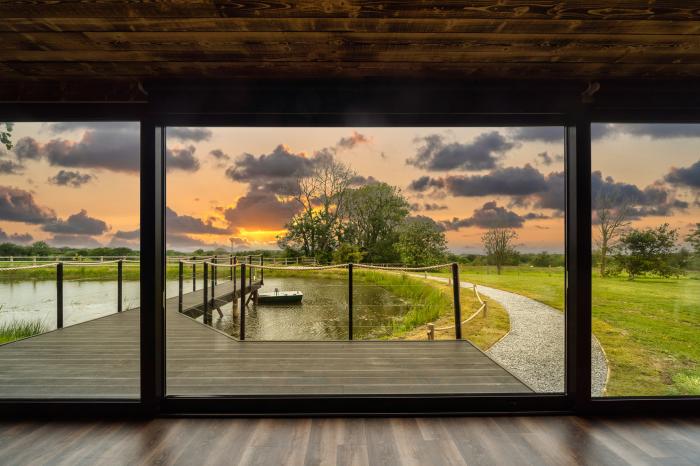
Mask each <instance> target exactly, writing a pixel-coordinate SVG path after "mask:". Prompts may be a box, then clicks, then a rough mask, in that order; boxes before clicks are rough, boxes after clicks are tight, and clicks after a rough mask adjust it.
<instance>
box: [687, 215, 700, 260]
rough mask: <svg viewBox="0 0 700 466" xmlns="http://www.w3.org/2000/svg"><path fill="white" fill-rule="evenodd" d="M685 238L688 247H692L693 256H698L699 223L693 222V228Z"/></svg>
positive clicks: (699, 242) (699, 244)
mask: <svg viewBox="0 0 700 466" xmlns="http://www.w3.org/2000/svg"><path fill="white" fill-rule="evenodd" d="M685 240H686V241H687V242H688V244H690V247H692V248H693V254H695V257H698V258H700V223H696V224H695V229H694V230H692V231H691V232H690V233H689V234H688V236H686V237H685Z"/></svg>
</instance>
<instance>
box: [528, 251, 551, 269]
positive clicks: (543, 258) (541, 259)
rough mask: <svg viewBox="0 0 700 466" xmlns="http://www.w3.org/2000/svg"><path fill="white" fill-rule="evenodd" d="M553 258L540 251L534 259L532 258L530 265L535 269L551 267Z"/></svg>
mask: <svg viewBox="0 0 700 466" xmlns="http://www.w3.org/2000/svg"><path fill="white" fill-rule="evenodd" d="M552 262H553V258H552V255H551V254H549V253H548V252H547V251H542V252H541V253H539V254H536V255H535V257H533V258H532V265H534V266H535V267H549V266H550V265H552Z"/></svg>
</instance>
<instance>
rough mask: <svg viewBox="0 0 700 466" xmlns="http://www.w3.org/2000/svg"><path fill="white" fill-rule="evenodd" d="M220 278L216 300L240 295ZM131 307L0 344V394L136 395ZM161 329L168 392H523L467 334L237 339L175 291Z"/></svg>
mask: <svg viewBox="0 0 700 466" xmlns="http://www.w3.org/2000/svg"><path fill="white" fill-rule="evenodd" d="M228 283H229V284H227V283H223V284H221V285H220V286H217V299H221V300H222V301H225V300H228V302H230V301H231V299H232V298H234V297H236V296H237V295H240V293H239V292H237V293H236V294H234V292H233V289H231V290H228V289H227V287H228V286H230V287H232V285H231V284H230V282H228ZM253 286H254V287H255V284H253ZM246 291H250V290H246ZM219 293H221V294H219ZM201 302H202V292H201V290H199V291H196V292H193V293H187V294H185V295H184V296H183V308H184V309H185V310H187V309H196V308H197V307H198V306H199V303H201ZM139 312H140V311H139V310H138V309H136V310H131V311H125V312H122V313H118V314H113V315H110V316H107V317H103V318H100V319H96V320H92V321H89V322H84V323H81V324H77V325H73V326H70V327H66V328H63V329H60V330H56V331H53V332H49V333H46V334H43V335H39V336H36V337H33V338H29V339H26V340H22V341H18V342H14V343H9V344H6V345H3V346H0V398H137V397H138V396H139V330H138V329H139ZM166 336H167V350H166V351H167V381H166V383H167V394H168V395H189V396H207V395H273V394H274V395H294V394H303V395H309V394H322V395H344V394H448V393H523V392H530V391H531V390H530V389H529V388H528V387H527V386H526V385H524V384H523V383H522V382H520V381H519V380H518V379H516V378H515V377H514V376H513V375H511V374H510V373H509V372H508V371H506V370H505V369H503V368H502V367H500V366H499V365H498V364H496V363H495V362H493V361H492V360H491V359H489V358H488V357H487V356H486V355H484V354H483V353H482V352H481V351H479V350H478V349H476V348H475V347H474V346H473V345H472V344H471V343H469V342H467V341H462V340H459V341H458V340H449V341H432V342H428V341H425V342H421V341H411V342H409V341H338V342H256V341H245V342H241V341H237V340H235V339H233V338H230V337H228V336H227V335H224V334H222V333H220V332H218V331H216V330H214V329H212V328H210V327H208V326H206V325H204V324H202V323H200V322H198V321H195V320H194V319H192V318H190V317H188V316H186V315H183V314H180V313H179V312H178V297H174V298H170V299H168V300H167V306H166Z"/></svg>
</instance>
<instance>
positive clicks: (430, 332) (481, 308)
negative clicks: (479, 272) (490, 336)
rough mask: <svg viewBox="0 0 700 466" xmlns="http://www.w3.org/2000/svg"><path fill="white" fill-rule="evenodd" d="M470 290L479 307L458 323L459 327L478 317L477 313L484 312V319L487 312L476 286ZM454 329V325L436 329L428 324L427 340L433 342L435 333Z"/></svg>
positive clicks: (484, 302) (431, 324)
mask: <svg viewBox="0 0 700 466" xmlns="http://www.w3.org/2000/svg"><path fill="white" fill-rule="evenodd" d="M472 290H473V291H474V295H475V296H476V299H477V300H478V301H479V304H481V305H480V306H479V309H477V310H476V311H474V313H473V314H472V315H470V316H469V317H467V318H466V319H465V320H463V321H462V322H460V324H459V325H460V327H461V326H462V325H464V324H466V323H467V322H469V321H471V320H472V319H474V318H475V317H476V316H478V315H479V313H481V311H484V317H485V316H486V312H487V311H488V304H487V302H486V301H484V300H483V299H481V295H480V294H479V291H478V290H477V289H476V284H473V285H472ZM455 327H456V325H455V324H452V325H448V326H447V327H438V328H435V324H433V323H429V324H428V340H434V339H435V332H444V331H446V330H451V329H453V328H455Z"/></svg>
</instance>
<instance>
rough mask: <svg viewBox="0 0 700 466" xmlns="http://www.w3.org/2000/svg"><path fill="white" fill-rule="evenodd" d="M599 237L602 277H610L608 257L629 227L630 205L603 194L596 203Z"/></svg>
mask: <svg viewBox="0 0 700 466" xmlns="http://www.w3.org/2000/svg"><path fill="white" fill-rule="evenodd" d="M595 213H596V221H597V223H598V237H597V238H596V244H597V245H598V251H599V253H600V264H599V266H600V276H601V277H606V276H607V275H608V256H609V255H610V251H611V250H612V249H613V247H614V246H615V245H616V243H617V241H618V240H619V238H620V235H621V234H622V233H623V232H624V230H625V229H626V228H627V226H629V224H630V222H629V217H630V215H631V209H630V207H629V203H628V202H626V201H625V200H624V198H621V197H619V196H615V195H611V194H601V195H599V196H598V197H597V198H596V202H595Z"/></svg>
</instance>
